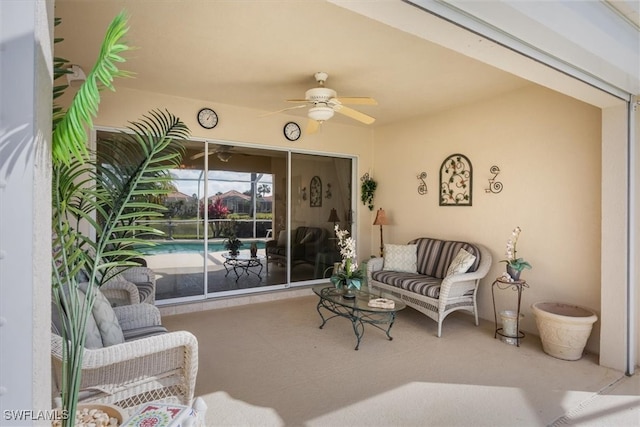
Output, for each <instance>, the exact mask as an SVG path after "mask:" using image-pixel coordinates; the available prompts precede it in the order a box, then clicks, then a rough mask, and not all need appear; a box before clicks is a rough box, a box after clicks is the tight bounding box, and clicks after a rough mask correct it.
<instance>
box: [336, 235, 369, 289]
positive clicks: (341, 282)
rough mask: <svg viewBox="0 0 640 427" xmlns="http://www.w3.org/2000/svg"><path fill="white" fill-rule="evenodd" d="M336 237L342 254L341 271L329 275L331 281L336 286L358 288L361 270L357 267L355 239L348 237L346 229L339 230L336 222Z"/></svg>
mask: <svg viewBox="0 0 640 427" xmlns="http://www.w3.org/2000/svg"><path fill="white" fill-rule="evenodd" d="M334 230H335V233H336V237H337V238H338V247H339V248H340V255H341V256H342V265H341V271H340V273H338V274H334V275H333V276H331V282H332V283H333V284H334V285H336V287H338V288H341V287H343V286H344V287H346V288H347V289H348V288H356V289H360V286H362V279H363V277H362V272H361V271H360V270H359V269H358V259H357V255H356V241H355V240H354V239H353V238H352V237H349V232H348V231H347V230H340V226H339V225H337V224H336V226H335V228H334Z"/></svg>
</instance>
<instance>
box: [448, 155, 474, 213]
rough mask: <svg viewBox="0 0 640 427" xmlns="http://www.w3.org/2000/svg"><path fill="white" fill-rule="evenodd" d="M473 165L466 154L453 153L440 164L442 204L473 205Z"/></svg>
mask: <svg viewBox="0 0 640 427" xmlns="http://www.w3.org/2000/svg"><path fill="white" fill-rule="evenodd" d="M472 188H473V167H472V166H471V161H470V160H469V159H468V158H467V156H465V155H464V154H459V153H458V154H452V155H450V156H449V157H447V158H446V159H444V161H443V162H442V165H441V166H440V206H471V202H472V191H471V190H472Z"/></svg>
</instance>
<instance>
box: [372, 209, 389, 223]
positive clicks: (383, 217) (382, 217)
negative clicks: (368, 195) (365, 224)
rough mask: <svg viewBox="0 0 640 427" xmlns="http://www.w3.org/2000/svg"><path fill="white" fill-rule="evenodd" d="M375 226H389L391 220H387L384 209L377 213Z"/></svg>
mask: <svg viewBox="0 0 640 427" xmlns="http://www.w3.org/2000/svg"><path fill="white" fill-rule="evenodd" d="M373 225H389V219H388V218H387V213H386V212H385V211H384V210H383V209H382V208H380V209H378V212H377V213H376V219H375V221H373Z"/></svg>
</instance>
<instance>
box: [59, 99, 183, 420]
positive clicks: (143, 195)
mask: <svg viewBox="0 0 640 427" xmlns="http://www.w3.org/2000/svg"><path fill="white" fill-rule="evenodd" d="M129 130H130V131H132V132H133V133H131V134H129V133H124V132H123V137H124V140H125V143H121V144H120V143H118V144H112V146H111V153H112V154H111V156H112V159H111V161H107V160H106V159H102V161H101V162H97V161H96V159H95V156H93V155H91V154H89V155H87V156H85V157H84V158H83V159H71V160H70V161H69V162H68V163H63V162H55V161H54V163H53V173H52V184H53V185H52V208H53V248H54V251H53V257H52V260H53V279H52V283H53V298H54V301H55V302H56V303H57V304H58V310H59V313H60V317H61V319H63V325H64V326H63V331H62V333H63V345H64V348H63V358H64V361H65V364H66V366H65V370H64V371H63V384H62V401H63V408H64V409H68V410H69V413H70V414H72V416H75V406H76V405H77V397H78V392H79V385H80V377H81V368H80V367H81V363H82V355H83V352H84V344H85V328H86V323H87V319H88V316H89V315H90V313H91V309H92V307H93V304H94V301H95V292H93V289H95V287H96V286H100V285H101V284H103V283H104V282H105V281H106V280H108V279H109V278H110V277H111V276H112V275H113V274H115V273H117V268H121V267H127V266H133V265H137V264H136V263H135V262H134V261H133V258H136V257H139V252H138V251H136V250H135V248H134V245H136V244H138V245H140V244H148V240H143V239H142V237H145V236H148V235H153V234H158V233H160V232H159V231H158V230H156V229H154V228H152V227H149V226H146V225H140V223H139V222H138V221H139V220H140V219H143V218H144V219H147V218H153V217H159V216H160V217H161V216H162V213H161V212H162V211H163V210H164V207H163V206H162V205H159V204H157V203H154V202H149V201H148V197H149V195H162V192H163V191H164V192H165V193H166V192H167V191H168V190H167V187H166V186H158V185H157V184H158V183H162V182H168V181H170V180H171V176H170V174H169V172H168V169H171V168H175V167H178V166H179V164H180V162H181V159H182V153H183V146H182V144H180V143H178V142H177V141H176V140H182V139H184V138H186V137H188V129H187V127H186V125H185V124H184V123H183V122H182V121H180V119H178V118H177V117H175V116H173V115H172V114H170V113H168V112H162V111H152V112H151V113H150V114H149V115H148V116H145V117H144V118H143V119H142V120H141V121H140V122H133V123H131V126H129ZM122 159H127V160H128V161H127V162H125V163H123V162H122ZM87 225H89V226H90V227H91V228H93V229H94V230H95V233H96V238H95V240H93V239H91V238H90V236H88V235H86V234H85V233H84V232H83V229H86V226H87ZM81 271H82V272H83V275H85V276H86V277H85V278H84V279H83V281H87V282H88V284H87V285H86V288H85V290H86V292H85V293H84V295H83V294H82V293H81V292H80V286H79V283H78V279H77V278H78V275H79V273H80V272H81ZM66 421H69V422H72V420H66ZM71 425H72V424H71Z"/></svg>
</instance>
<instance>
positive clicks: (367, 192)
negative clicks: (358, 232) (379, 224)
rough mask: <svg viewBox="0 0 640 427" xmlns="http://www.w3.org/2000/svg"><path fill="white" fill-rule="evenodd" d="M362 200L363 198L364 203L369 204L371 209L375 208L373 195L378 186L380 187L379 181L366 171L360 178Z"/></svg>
mask: <svg viewBox="0 0 640 427" xmlns="http://www.w3.org/2000/svg"><path fill="white" fill-rule="evenodd" d="M360 182H361V185H360V191H361V194H360V200H362V204H364V205H368V207H369V210H370V211H372V210H373V196H374V194H375V191H376V188H377V187H378V183H377V182H375V181H374V180H373V178H371V177H370V176H369V174H368V173H365V174H364V175H363V176H362V178H360Z"/></svg>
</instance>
